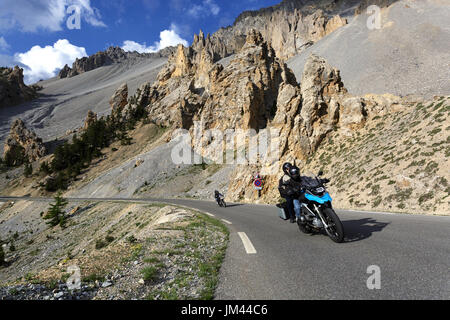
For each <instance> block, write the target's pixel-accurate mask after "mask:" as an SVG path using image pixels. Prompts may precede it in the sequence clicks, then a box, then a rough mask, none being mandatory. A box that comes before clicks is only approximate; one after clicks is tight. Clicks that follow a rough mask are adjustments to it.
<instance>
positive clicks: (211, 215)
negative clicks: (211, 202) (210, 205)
mask: <svg viewBox="0 0 450 320" xmlns="http://www.w3.org/2000/svg"><path fill="white" fill-rule="evenodd" d="M203 213H204V214H206V215H208V216H210V217H214V215H213V214H211V213H209V212H203Z"/></svg>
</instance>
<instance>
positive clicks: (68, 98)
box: [0, 58, 167, 150]
mask: <svg viewBox="0 0 450 320" xmlns="http://www.w3.org/2000/svg"><path fill="white" fill-rule="evenodd" d="M166 61H167V60H166V59H165V58H157V59H144V60H143V59H136V60H127V61H125V62H122V63H119V64H113V65H109V66H104V67H101V68H98V69H95V70H92V71H89V72H86V73H83V74H80V75H77V76H75V77H73V78H66V79H57V78H53V79H50V80H46V81H41V82H39V85H41V86H43V87H44V88H43V90H42V91H40V94H41V96H40V97H39V98H38V99H36V100H34V101H32V102H29V103H25V104H22V105H19V106H15V107H14V108H4V109H0V150H3V143H4V141H5V139H6V137H7V135H8V133H9V129H10V126H11V123H12V122H13V121H14V120H15V119H16V118H21V119H22V120H23V121H24V122H25V123H26V125H27V127H28V128H30V129H32V130H34V131H35V132H36V134H37V135H38V136H39V137H41V138H42V139H43V140H44V141H49V140H52V139H54V138H56V137H61V136H62V135H64V134H65V132H66V131H68V130H73V129H75V128H78V127H80V126H82V125H83V121H84V119H85V117H86V114H87V112H88V110H92V111H94V112H96V113H97V114H98V115H99V116H101V115H105V114H109V113H110V111H111V110H110V109H111V108H110V106H109V99H110V97H111V96H112V94H113V93H114V92H115V91H116V89H117V88H118V87H119V86H120V85H121V84H122V83H124V82H126V83H127V84H128V88H129V92H130V94H131V95H133V94H134V92H135V91H136V89H137V88H138V86H140V85H141V84H142V83H144V82H147V81H150V82H153V81H154V79H155V78H156V75H157V74H158V72H159V70H160V69H161V67H162V66H163V65H164V64H165V62H166Z"/></svg>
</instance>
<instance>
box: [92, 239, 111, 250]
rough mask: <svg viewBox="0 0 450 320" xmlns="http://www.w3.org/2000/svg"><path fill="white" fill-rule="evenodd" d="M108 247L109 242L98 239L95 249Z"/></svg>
mask: <svg viewBox="0 0 450 320" xmlns="http://www.w3.org/2000/svg"><path fill="white" fill-rule="evenodd" d="M107 245H108V242H106V241H104V240H102V239H98V240H97V241H95V249H97V250H99V249H102V248H104V247H106V246H107Z"/></svg>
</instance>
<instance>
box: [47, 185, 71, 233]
mask: <svg viewBox="0 0 450 320" xmlns="http://www.w3.org/2000/svg"><path fill="white" fill-rule="evenodd" d="M67 203H68V202H67V200H66V199H64V198H63V197H62V196H61V192H58V194H57V195H56V196H55V203H51V204H50V209H49V210H48V212H47V214H46V215H45V216H44V219H45V220H49V221H47V224H48V225H50V226H52V227H54V226H56V225H58V224H59V225H60V226H61V227H63V228H64V227H65V223H66V216H65V213H64V211H63V209H64V207H65V206H66V205H67Z"/></svg>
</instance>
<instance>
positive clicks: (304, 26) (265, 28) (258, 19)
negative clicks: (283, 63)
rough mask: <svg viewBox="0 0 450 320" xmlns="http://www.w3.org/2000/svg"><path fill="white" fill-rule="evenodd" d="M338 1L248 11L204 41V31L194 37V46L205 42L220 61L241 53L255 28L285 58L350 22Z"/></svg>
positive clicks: (287, 4)
mask: <svg viewBox="0 0 450 320" xmlns="http://www.w3.org/2000/svg"><path fill="white" fill-rule="evenodd" d="M335 2H336V1H331V0H330V1H324V2H321V3H313V2H312V1H282V2H281V3H280V4H278V5H276V6H273V7H269V8H264V9H260V10H257V11H245V12H243V13H242V14H240V15H239V16H238V18H237V19H236V20H235V22H234V23H233V25H232V26H229V27H227V28H220V29H219V30H218V31H217V32H215V33H214V34H213V35H212V36H209V35H208V37H207V38H206V39H204V40H203V41H202V38H203V37H202V35H203V33H200V34H199V35H198V36H195V37H194V43H193V47H196V46H197V44H198V43H201V44H204V46H205V47H207V48H208V50H209V51H210V53H211V55H212V56H213V57H214V61H217V60H218V59H220V58H223V57H226V56H227V55H230V54H232V53H235V52H238V51H239V50H240V48H241V47H242V45H243V39H244V37H243V35H246V34H247V33H248V32H249V31H250V30H251V29H256V30H258V31H259V32H261V34H262V36H263V38H264V40H265V41H267V42H269V43H270V44H271V46H272V47H273V49H274V50H275V53H276V55H277V57H279V58H281V59H283V60H286V59H288V58H290V57H292V56H294V55H296V54H298V53H300V52H301V51H302V50H304V49H305V48H306V47H307V46H309V45H311V43H314V42H316V41H318V40H320V39H321V38H323V37H324V36H326V35H328V34H330V33H331V32H333V31H335V30H337V29H338V28H340V27H342V26H344V25H346V24H347V19H346V18H343V17H341V16H340V15H339V12H340V7H339V6H338V5H337V4H335ZM333 3H334V4H333ZM327 5H328V6H327Z"/></svg>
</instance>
